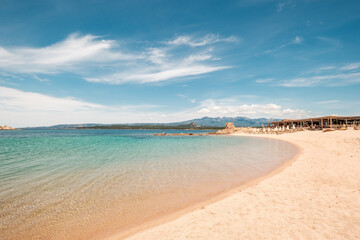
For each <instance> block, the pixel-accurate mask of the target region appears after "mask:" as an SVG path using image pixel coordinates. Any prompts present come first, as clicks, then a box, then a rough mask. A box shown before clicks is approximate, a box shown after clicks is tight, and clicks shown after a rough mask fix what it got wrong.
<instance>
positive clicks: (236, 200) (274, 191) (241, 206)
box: [114, 130, 360, 240]
mask: <svg viewBox="0 0 360 240" xmlns="http://www.w3.org/2000/svg"><path fill="white" fill-rule="evenodd" d="M246 136H252V137H266V138H274V139H278V140H284V141H288V142H291V143H292V144H294V143H295V145H297V146H298V147H300V150H301V152H299V154H298V155H297V156H296V158H294V159H292V160H291V161H288V162H287V163H286V164H284V165H283V166H282V167H280V168H277V169H275V171H272V172H271V173H270V174H267V175H266V176H265V177H262V178H258V179H256V180H255V181H252V182H251V183H249V184H246V185H242V186H241V187H240V188H238V191H237V192H236V191H230V192H228V193H229V194H227V196H224V195H223V196H224V197H223V198H222V199H219V198H217V199H214V201H208V202H207V204H205V205H206V207H200V208H199V207H198V208H195V209H193V211H190V212H186V213H183V214H178V215H177V217H173V218H172V219H171V218H167V220H168V221H163V222H158V224H157V225H153V226H148V228H146V229H142V230H141V231H139V232H137V233H134V234H132V235H130V236H128V238H127V239H132V240H137V239H147V240H151V239H206V240H212V239H216V240H218V239H224V240H225V239H226V240H228V239H294V238H296V239H347V240H348V239H360V200H359V194H360V175H359V173H358V169H360V131H355V130H348V131H334V132H329V133H323V132H313V131H306V132H297V133H291V134H282V135H246ZM161 223H163V224H161ZM159 224H161V225H159ZM114 239H117V238H114Z"/></svg>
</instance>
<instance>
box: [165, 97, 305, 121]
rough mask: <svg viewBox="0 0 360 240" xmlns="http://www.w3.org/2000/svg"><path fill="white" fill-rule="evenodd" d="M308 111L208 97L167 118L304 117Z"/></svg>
mask: <svg viewBox="0 0 360 240" xmlns="http://www.w3.org/2000/svg"><path fill="white" fill-rule="evenodd" d="M308 115H309V112H308V111H305V110H299V109H289V108H284V107H282V106H280V105H277V104H241V103H240V102H238V101H237V100H236V99H207V100H204V101H201V102H200V105H199V106H197V107H195V108H192V109H188V110H185V111H181V112H178V113H173V114H168V115H166V117H167V119H175V120H183V119H184V118H185V119H192V118H201V117H204V116H208V117H239V116H243V117H249V118H260V117H266V118H303V117H307V116H308Z"/></svg>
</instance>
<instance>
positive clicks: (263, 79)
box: [255, 78, 274, 83]
mask: <svg viewBox="0 0 360 240" xmlns="http://www.w3.org/2000/svg"><path fill="white" fill-rule="evenodd" d="M272 81H274V78H260V79H256V80H255V82H257V83H268V82H272Z"/></svg>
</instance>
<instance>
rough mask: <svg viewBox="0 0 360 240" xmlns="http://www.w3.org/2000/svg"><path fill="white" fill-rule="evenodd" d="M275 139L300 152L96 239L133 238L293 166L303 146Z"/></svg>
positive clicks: (240, 134) (234, 135)
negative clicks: (216, 190) (225, 187)
mask: <svg viewBox="0 0 360 240" xmlns="http://www.w3.org/2000/svg"><path fill="white" fill-rule="evenodd" d="M227 136H232V137H237V136H241V137H259V138H268V139H271V137H266V135H264V136H260V135H250V134H247V133H237V134H228V135H227ZM274 140H277V141H282V142H287V143H289V144H291V145H293V146H295V147H296V149H297V151H298V152H297V153H296V154H295V155H294V156H293V157H292V158H290V159H286V160H285V162H284V163H283V164H281V165H280V166H278V167H276V168H274V169H273V170H271V171H270V172H268V173H266V174H264V175H262V176H260V177H256V178H254V179H250V180H248V181H246V182H244V183H242V184H241V185H238V186H234V187H232V188H230V189H228V190H226V191H224V192H221V193H219V194H218V195H217V196H211V197H210V198H209V199H203V200H201V201H199V202H197V203H193V204H191V205H190V206H187V207H185V208H183V209H178V210H176V211H174V212H170V213H169V212H168V213H166V214H163V215H158V216H156V218H155V219H153V220H150V221H147V222H145V223H142V224H141V225H140V226H130V227H129V228H126V229H122V230H120V231H119V232H118V233H116V234H113V233H109V234H108V235H102V236H101V237H100V238H95V239H107V240H117V239H128V238H129V239H131V237H132V236H135V235H137V234H138V233H142V232H146V231H148V230H150V229H152V228H156V227H158V226H161V225H163V224H166V223H168V222H171V221H174V220H176V219H178V218H179V217H182V216H184V215H187V214H190V213H192V212H194V211H197V210H202V209H205V207H207V206H209V205H211V204H214V203H217V202H219V201H222V200H224V199H226V198H228V197H230V196H232V195H234V194H236V193H238V192H241V191H243V190H245V189H247V188H250V187H253V186H256V185H257V184H259V183H260V182H261V181H263V180H264V179H267V178H269V177H271V176H274V175H276V174H278V173H280V172H282V171H283V170H284V169H286V168H287V167H288V166H291V165H292V164H293V163H294V162H295V161H296V160H297V159H298V157H299V156H300V155H301V154H302V148H301V147H300V146H298V145H297V144H295V143H292V142H290V141H287V140H283V139H274Z"/></svg>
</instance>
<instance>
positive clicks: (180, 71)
mask: <svg viewBox="0 0 360 240" xmlns="http://www.w3.org/2000/svg"><path fill="white" fill-rule="evenodd" d="M227 68H230V66H219V67H211V66H206V65H193V66H173V67H170V68H167V69H165V70H160V71H158V70H157V69H156V70H154V71H151V70H146V71H145V72H141V71H139V72H138V73H132V72H126V71H125V72H121V73H115V74H111V75H105V76H101V77H98V78H85V80H87V81H89V82H98V83H108V84H123V83H154V82H162V81H166V80H169V79H176V78H180V77H182V78H183V77H189V76H196V75H201V74H205V73H210V72H215V71H220V70H224V69H227Z"/></svg>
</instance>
